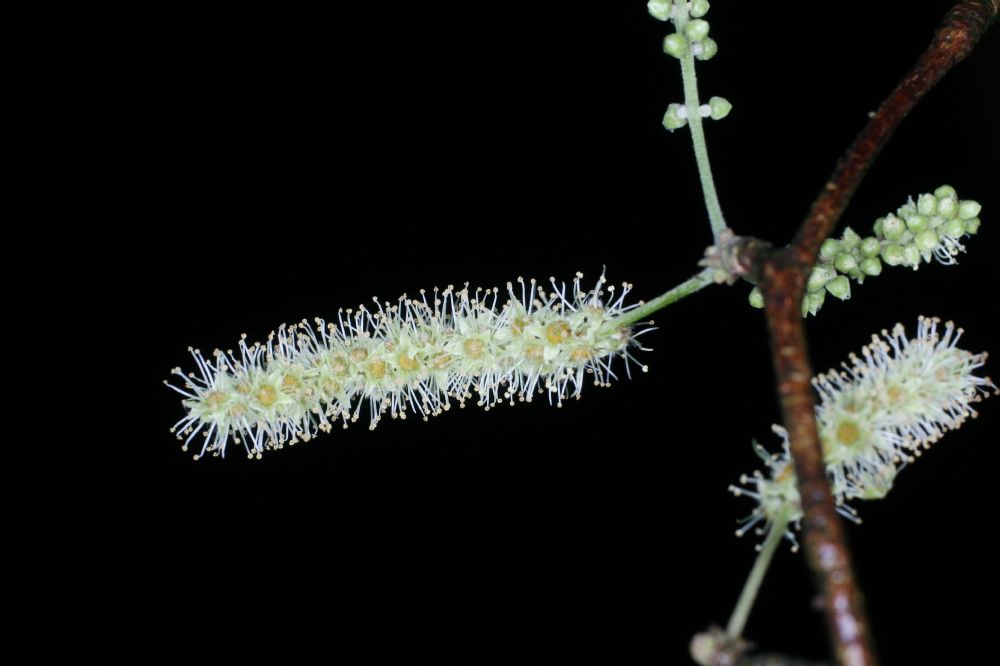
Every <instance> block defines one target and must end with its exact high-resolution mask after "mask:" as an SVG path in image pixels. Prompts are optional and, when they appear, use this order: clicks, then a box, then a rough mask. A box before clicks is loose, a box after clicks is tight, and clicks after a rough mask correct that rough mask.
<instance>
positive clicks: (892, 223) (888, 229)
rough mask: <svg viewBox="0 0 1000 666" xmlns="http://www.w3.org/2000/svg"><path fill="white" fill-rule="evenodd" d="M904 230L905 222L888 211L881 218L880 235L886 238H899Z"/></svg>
mask: <svg viewBox="0 0 1000 666" xmlns="http://www.w3.org/2000/svg"><path fill="white" fill-rule="evenodd" d="M905 231H906V223H905V222H903V221H902V220H901V219H899V218H898V217H896V216H895V215H893V214H892V213H890V214H889V215H887V216H886V217H885V219H883V220H882V235H883V236H885V239H886V240H899V239H900V238H902V237H903V233H904V232H905Z"/></svg>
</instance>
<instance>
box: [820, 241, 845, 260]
mask: <svg viewBox="0 0 1000 666" xmlns="http://www.w3.org/2000/svg"><path fill="white" fill-rule="evenodd" d="M841 252H842V249H841V247H840V241H838V240H836V239H835V238H827V239H826V240H825V241H823V244H822V245H820V246H819V256H820V259H824V260H826V261H833V260H834V259H836V257H837V255H838V254H840V253H841Z"/></svg>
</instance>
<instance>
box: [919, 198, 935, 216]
mask: <svg viewBox="0 0 1000 666" xmlns="http://www.w3.org/2000/svg"><path fill="white" fill-rule="evenodd" d="M917 212H918V213H920V214H921V215H926V216H928V217H930V216H931V215H934V214H935V213H937V199H936V198H935V197H934V195H933V194H921V195H920V198H919V199H917Z"/></svg>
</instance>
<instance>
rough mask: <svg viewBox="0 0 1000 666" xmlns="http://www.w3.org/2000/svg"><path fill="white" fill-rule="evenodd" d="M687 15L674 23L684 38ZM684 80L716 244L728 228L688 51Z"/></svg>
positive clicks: (682, 77)
mask: <svg viewBox="0 0 1000 666" xmlns="http://www.w3.org/2000/svg"><path fill="white" fill-rule="evenodd" d="M687 22H688V16H687V12H686V11H685V12H683V13H682V15H681V16H679V17H677V19H676V20H675V21H674V26H675V27H676V28H677V32H679V33H681V34H683V33H684V26H685V25H687ZM680 61H681V79H682V80H683V81H684V107H685V108H686V110H687V124H688V127H690V128H691V142H692V143H693V144H694V158H695V161H696V162H697V163H698V177H699V178H700V179H701V191H702V194H703V195H704V197H705V208H707V209H708V221H709V223H710V224H711V225H712V236H713V237H714V238H715V240H716V241H718V240H719V234H721V233H722V231H723V229H725V228H726V219H725V218H724V217H723V216H722V206H721V205H720V204H719V195H718V194H717V193H716V191H715V180H714V179H713V178H712V164H711V162H709V160H708V146H707V145H706V144H705V128H704V127H703V126H702V124H701V116H700V115H699V114H698V107H700V106H701V102H700V100H699V99H698V77H697V75H696V74H695V71H694V55H692V53H691V51H690V50H688V52H687V53H685V54H684V55H683V56H682V57H681V58H680Z"/></svg>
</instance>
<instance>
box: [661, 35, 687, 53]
mask: <svg viewBox="0 0 1000 666" xmlns="http://www.w3.org/2000/svg"><path fill="white" fill-rule="evenodd" d="M663 52H664V53H666V54H669V55H672V56H673V57H675V58H681V57H683V56H684V54H686V53H687V52H688V41H687V40H686V39H684V35H682V34H680V33H677V32H675V33H674V34H672V35H667V36H666V37H664V38H663Z"/></svg>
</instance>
